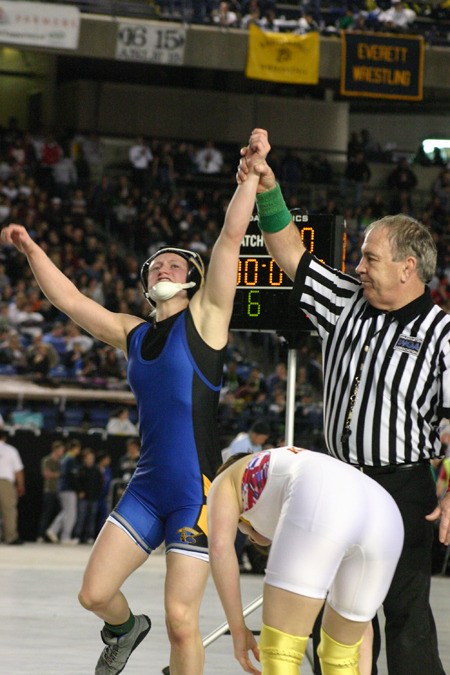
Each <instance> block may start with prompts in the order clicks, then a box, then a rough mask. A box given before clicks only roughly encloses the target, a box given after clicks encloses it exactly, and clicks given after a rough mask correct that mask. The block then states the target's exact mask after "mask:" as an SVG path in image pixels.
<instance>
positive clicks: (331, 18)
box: [155, 0, 450, 44]
mask: <svg viewBox="0 0 450 675" xmlns="http://www.w3.org/2000/svg"><path fill="white" fill-rule="evenodd" d="M155 5H156V8H157V10H158V12H159V14H160V16H161V17H162V18H172V19H175V20H182V21H184V22H188V23H191V22H192V23H201V24H210V25H213V26H218V27H220V28H241V29H248V27H249V26H250V25H252V24H253V25H256V26H258V27H259V28H261V29H262V30H265V31H272V32H292V33H296V34H299V35H303V34H305V33H309V32H311V31H317V32H320V33H321V34H323V35H339V34H340V33H341V32H342V31H354V30H362V31H364V30H366V31H384V32H389V33H392V32H393V33H411V34H414V33H423V34H424V36H425V38H426V39H427V40H428V41H430V42H435V41H436V40H437V38H438V34H439V30H438V26H439V24H441V23H442V24H444V23H445V22H448V21H449V20H450V9H449V5H448V2H445V0H442V1H441V2H438V3H432V2H428V1H426V0H425V1H422V2H415V1H414V0H349V1H348V2H345V3H328V2H321V0H303V2H291V3H289V2H284V3H281V2H278V3H277V2H276V1H275V0H226V1H220V0H203V1H202V0H195V2H193V1H191V0H178V1H175V0H159V1H158V2H156V3H155ZM422 19H425V23H424V24H423V25H422V23H421V20H422ZM444 34H445V32H443V35H444ZM447 41H448V38H445V37H444V44H445V42H447Z"/></svg>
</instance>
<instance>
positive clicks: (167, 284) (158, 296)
mask: <svg viewBox="0 0 450 675" xmlns="http://www.w3.org/2000/svg"><path fill="white" fill-rule="evenodd" d="M194 286H195V282H194V281H189V282H187V283H185V284H177V283H175V282H173V281H159V282H158V283H157V284H155V285H154V286H153V287H152V288H151V289H150V290H149V291H148V293H144V295H145V297H146V298H147V299H149V298H150V300H153V302H156V301H157V300H170V298H173V296H174V295H176V294H177V293H179V292H180V291H183V290H185V289H186V288H193V287H194Z"/></svg>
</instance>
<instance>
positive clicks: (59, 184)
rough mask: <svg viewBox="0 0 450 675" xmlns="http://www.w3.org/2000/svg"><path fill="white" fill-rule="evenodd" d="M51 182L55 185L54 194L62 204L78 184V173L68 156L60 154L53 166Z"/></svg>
mask: <svg viewBox="0 0 450 675" xmlns="http://www.w3.org/2000/svg"><path fill="white" fill-rule="evenodd" d="M53 182H54V185H55V194H56V196H58V197H60V198H61V199H62V200H63V201H64V202H65V201H67V200H68V199H69V197H70V195H71V192H72V190H73V189H74V188H75V187H76V185H77V183H78V173H77V168H76V166H75V162H74V161H73V159H72V158H71V157H70V155H66V154H64V152H62V154H61V157H60V158H59V160H58V161H57V162H56V164H54V165H53Z"/></svg>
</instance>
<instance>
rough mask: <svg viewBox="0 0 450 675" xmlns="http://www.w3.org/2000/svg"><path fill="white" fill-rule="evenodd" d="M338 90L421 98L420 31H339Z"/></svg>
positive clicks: (350, 94)
mask: <svg viewBox="0 0 450 675" xmlns="http://www.w3.org/2000/svg"><path fill="white" fill-rule="evenodd" d="M341 47H342V50H341V51H342V60H341V94H343V95H345V96H367V97H369V98H389V99H399V100H403V101H421V100H422V99H423V59H424V41H423V37H422V36H421V35H393V34H387V33H357V32H354V33H345V32H343V33H342V37H341Z"/></svg>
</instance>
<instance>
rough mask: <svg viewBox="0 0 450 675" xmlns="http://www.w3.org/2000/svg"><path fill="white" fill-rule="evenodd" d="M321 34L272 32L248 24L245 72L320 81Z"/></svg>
mask: <svg viewBox="0 0 450 675" xmlns="http://www.w3.org/2000/svg"><path fill="white" fill-rule="evenodd" d="M319 44H320V39H319V33H315V32H314V33H308V34H307V35H294V34H293V33H269V32H267V33H266V32H265V31H263V30H261V29H260V28H258V27H257V26H254V25H250V26H249V38H248V52H247V67H246V69H245V74H246V76H247V77H249V78H251V79H253V80H268V81H269V82H288V83H290V84H317V83H318V81H319Z"/></svg>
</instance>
